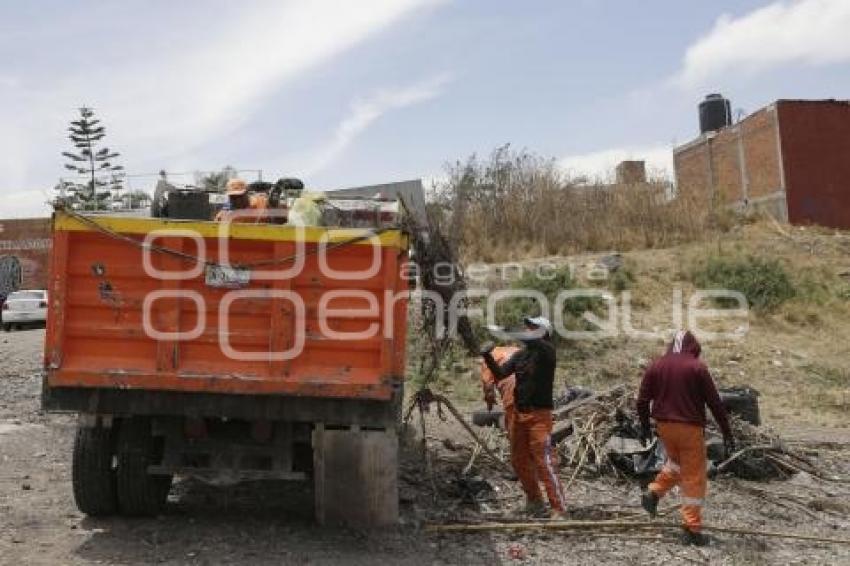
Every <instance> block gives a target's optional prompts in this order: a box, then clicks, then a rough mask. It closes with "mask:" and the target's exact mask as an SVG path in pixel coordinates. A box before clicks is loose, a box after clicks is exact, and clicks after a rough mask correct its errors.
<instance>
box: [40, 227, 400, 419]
mask: <svg viewBox="0 0 850 566" xmlns="http://www.w3.org/2000/svg"><path fill="white" fill-rule="evenodd" d="M222 230H227V233H226V235H225V236H223V237H222V235H221V234H222V233H221V231H222ZM367 234H368V232H366V231H364V230H360V229H338V228H324V227H307V228H296V227H290V226H278V225H263V224H232V225H222V224H219V223H213V222H194V221H173V220H170V221H169V220H162V219H149V218H118V217H103V216H97V217H80V216H79V215H76V214H70V213H65V212H57V213H56V215H55V217H54V223H53V250H52V258H51V272H50V286H49V290H50V306H49V313H48V325H47V338H46V345H45V370H46V378H45V380H46V381H45V387H46V392H47V393H48V395H49V393H50V392H51V391H52V390H56V391H57V392H58V391H59V390H62V391H64V392H66V395H67V394H68V391H81V390H99V391H105V392H110V393H111V395H112V396H113V397H120V396H121V392H127V393H128V395H127V397H128V398H129V397H133V398H139V397H140V395H142V394H144V393H145V392H180V393H202V394H205V395H206V394H227V395H245V396H251V397H262V396H276V397H280V396H284V397H304V396H306V397H312V398H320V399H328V400H331V399H336V400H343V401H344V400H372V401H389V400H390V399H391V398H393V396H394V395H396V394H397V392H398V389H399V387H400V384H401V382H402V376H403V373H404V366H405V360H404V346H405V338H406V336H405V335H406V324H407V290H408V283H407V281H406V280H405V279H404V277H403V276H402V275H403V274H402V272H401V271H402V270H401V262H403V261H406V258H407V239H406V237H405V235H404V233H402V232H401V231H399V230H395V229H392V230H383V231H380V232H378V233H377V235H376V236H374V238H372V239H371V240H367V239H364V238H365V236H364V235H367ZM146 237H147V238H148V241H149V243H150V244H151V246H150V247H145V246H144V244H143V242H145V239H146ZM323 241H327V242H331V243H330V244H329V245H328V246H327V249H326V251H325V252H324V254H322V253H320V248H321V244H320V242H323ZM373 244H374V245H373ZM223 256H227V259H228V260H229V261H228V262H227V264H228V265H230V266H232V267H239V268H240V269H241V270H242V272H243V273H244V272H250V279H249V280H248V281H242V282H241V283H242V284H239V283H233V282H231V284H232V287H231V288H227V287H218V286H213V285H212V284H211V283H210V280H209V279H208V277H207V270H208V269H215V265H216V264H220V263H223V262H224V257H223ZM197 258H201V259H202V260H203V261H202V262H199V261H198V260H197ZM323 258H326V261H324V260H323ZM375 265H377V268H375ZM209 266H212V267H209ZM370 266H371V269H370ZM243 268H244V269H243ZM331 270H336V271H338V272H345V273H347V274H348V275H349V276H350V275H356V274H355V273H353V272H357V271H361V272H363V271H370V273H367V274H364V275H363V276H360V277H354V278H342V277H340V276H339V274H333V273H331V272H330V271H331ZM261 271H265V272H267V273H266V274H265V275H267V277H264V276H263V275H264V274H263V273H261ZM287 272H289V273H287ZM236 279H238V277H236ZM219 284H220V281H219ZM352 292H353V293H352ZM329 293H331V295H329ZM333 297H335V298H333ZM322 301H325V302H326V306H328V307H330V308H332V309H334V312H332V313H329V314H327V315H325V314H323V312H324V311H323V310H322V309H321V308H320V307H321V306H322ZM375 306H376V308H375ZM367 307H371V309H368V308H367ZM325 310H326V309H325ZM322 320H324V321H325V324H326V329H327V328H329V329H331V330H333V331H336V332H355V331H372V330H374V331H375V332H373V333H372V334H374V335H370V336H368V337H364V338H359V339H342V338H339V337H334V336H329V335H328V334H327V333H325V332H323V331H322ZM299 345H300V346H301V347H300V348H298V346H299ZM296 351H297V355H293V354H292V352H296ZM287 352H289V353H287ZM130 392H132V395H130ZM73 397H74V395H73V394H71V395H67V398H68V399H71V398H73ZM76 397H77V398H79V395H76ZM62 398H63V397H61V396H54V399H62ZM76 404H77V403H72V402H71V401H69V402H68V403H67V404H64V403H63V402H61V401H54V403H53V404H52V405H51V407H52V408H59V409H62V408H67V409H71V410H79V407H77V406H72V405H76ZM63 405H66V406H63Z"/></svg>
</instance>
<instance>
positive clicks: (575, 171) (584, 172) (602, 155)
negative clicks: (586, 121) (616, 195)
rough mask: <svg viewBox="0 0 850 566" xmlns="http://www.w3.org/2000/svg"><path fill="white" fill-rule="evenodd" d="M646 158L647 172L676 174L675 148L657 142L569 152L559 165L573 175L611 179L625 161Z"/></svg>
mask: <svg viewBox="0 0 850 566" xmlns="http://www.w3.org/2000/svg"><path fill="white" fill-rule="evenodd" d="M631 159H634V160H643V161H646V167H647V173H649V174H652V173H653V172H658V173H663V174H666V175H668V176H672V174H673V150H672V149H671V148H670V147H668V146H665V145H662V144H656V145H648V146H644V147H639V146H633V147H621V148H612V149H604V150H600V151H594V152H590V153H584V154H578V155H569V156H566V157H563V158H561V159H559V160H558V165H559V166H560V167H561V169H563V170H564V171H565V172H567V173H568V174H569V175H570V176H572V177H588V178H590V179H592V180H610V179H612V178H613V176H614V168H615V167H616V166H617V164H619V163H620V162H621V161H625V160H631Z"/></svg>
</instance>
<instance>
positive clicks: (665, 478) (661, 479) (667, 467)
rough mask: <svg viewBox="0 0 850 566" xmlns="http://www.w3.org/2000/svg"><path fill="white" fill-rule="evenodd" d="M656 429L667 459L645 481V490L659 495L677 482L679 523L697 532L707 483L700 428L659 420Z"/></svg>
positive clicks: (703, 443) (703, 444) (695, 425)
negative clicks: (647, 487) (679, 496)
mask: <svg viewBox="0 0 850 566" xmlns="http://www.w3.org/2000/svg"><path fill="white" fill-rule="evenodd" d="M657 428H658V436H659V437H661V442H663V443H664V450H665V451H666V452H667V461H666V462H664V467H662V468H661V471H660V472H658V475H657V476H655V481H653V482H652V483H651V484H649V489H650V491H652V492H653V493H654V494H655V495H657V496H658V497H659V498H661V497H663V496H664V495H665V494H666V493H667V492H668V491H670V490H671V489H672V488H673V487H674V486H677V485H678V486H679V488H680V489H681V491H682V509H681V512H682V522H683V523H684V525H685V527H686V528H688V529H689V530H691V531H694V532H699V530H700V528H701V526H702V506H703V503H704V501H705V492H706V486H707V484H708V479H707V476H706V471H705V464H706V461H705V439H704V437H703V427H702V425H698V424H691V423H676V422H665V421H660V422H658V423H657Z"/></svg>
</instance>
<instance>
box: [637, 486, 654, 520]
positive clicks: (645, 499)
mask: <svg viewBox="0 0 850 566" xmlns="http://www.w3.org/2000/svg"><path fill="white" fill-rule="evenodd" d="M640 505H641V507H643V509H644V510H645V511H646V512H647V513H649V516H650V517H655V516H656V515H657V514H658V496H657V495H655V494H654V493H653V492H652V490H649V489H647V490H646V491H644V492H643V494H642V495H641V496H640Z"/></svg>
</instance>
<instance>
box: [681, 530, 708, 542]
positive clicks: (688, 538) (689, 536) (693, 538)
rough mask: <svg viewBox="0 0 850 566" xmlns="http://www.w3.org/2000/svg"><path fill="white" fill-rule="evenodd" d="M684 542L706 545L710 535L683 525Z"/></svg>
mask: <svg viewBox="0 0 850 566" xmlns="http://www.w3.org/2000/svg"><path fill="white" fill-rule="evenodd" d="M682 531H683V534H682V542H683V543H685V544H686V545H690V546H705V545H707V544H708V537H707V536H705V535H704V534H702V533H700V532H697V531H692V530H691V529H689V528H687V527H682Z"/></svg>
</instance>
